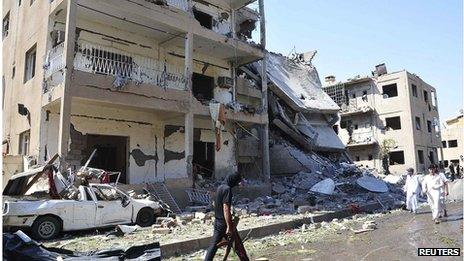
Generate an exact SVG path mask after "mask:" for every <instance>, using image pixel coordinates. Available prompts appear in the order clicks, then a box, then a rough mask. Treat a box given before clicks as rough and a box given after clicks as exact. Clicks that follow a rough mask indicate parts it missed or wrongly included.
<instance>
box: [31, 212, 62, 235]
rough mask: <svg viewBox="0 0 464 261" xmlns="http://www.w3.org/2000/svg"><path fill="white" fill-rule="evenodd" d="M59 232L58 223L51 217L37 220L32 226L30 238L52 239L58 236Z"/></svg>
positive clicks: (59, 226)
mask: <svg viewBox="0 0 464 261" xmlns="http://www.w3.org/2000/svg"><path fill="white" fill-rule="evenodd" d="M60 230H61V225H60V221H59V220H58V219H57V218H55V217H52V216H43V217H39V218H37V219H36V220H35V221H34V223H33V224H32V231H31V232H32V237H33V238H35V239H42V240H47V239H52V238H55V237H56V236H58V234H59V233H60Z"/></svg>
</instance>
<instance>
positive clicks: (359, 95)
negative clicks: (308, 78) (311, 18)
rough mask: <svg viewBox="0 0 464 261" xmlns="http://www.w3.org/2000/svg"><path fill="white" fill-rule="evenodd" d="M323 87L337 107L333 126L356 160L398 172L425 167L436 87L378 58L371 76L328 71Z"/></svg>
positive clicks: (434, 130)
mask: <svg viewBox="0 0 464 261" xmlns="http://www.w3.org/2000/svg"><path fill="white" fill-rule="evenodd" d="M324 91H325V92H326V93H327V94H329V95H330V97H331V98H332V99H333V100H334V101H335V102H336V103H337V104H338V105H339V106H340V107H341V110H340V116H341V118H340V121H339V122H337V123H336V124H335V126H334V129H335V130H336V132H337V133H338V135H339V137H340V138H341V139H342V141H343V143H344V144H345V145H346V146H347V149H348V150H349V153H350V156H351V158H352V159H353V161H354V162H356V163H357V164H359V165H364V166H365V167H369V168H375V169H377V170H379V171H386V170H387V169H388V171H389V172H391V173H397V174H402V173H404V172H405V171H406V169H407V168H410V167H412V168H414V169H416V170H417V171H419V172H425V171H426V168H427V166H428V165H430V164H432V163H438V153H440V148H441V138H440V136H441V134H440V120H439V114H438V104H437V93H436V90H435V88H434V87H432V86H431V85H429V84H427V83H426V82H425V81H424V80H422V79H421V78H420V77H419V76H417V75H415V74H412V73H410V72H408V71H406V70H402V71H398V72H390V73H389V72H387V68H386V66H385V64H380V65H377V66H376V67H375V70H374V71H373V72H372V75H371V76H365V77H362V76H357V77H354V78H352V79H348V80H347V81H345V82H336V80H335V77H334V76H328V77H326V78H325V86H324Z"/></svg>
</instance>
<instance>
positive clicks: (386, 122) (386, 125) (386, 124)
mask: <svg viewBox="0 0 464 261" xmlns="http://www.w3.org/2000/svg"><path fill="white" fill-rule="evenodd" d="M393 118H398V119H399V128H396V129H394V128H392V127H390V125H388V119H393ZM385 127H386V128H387V127H388V128H390V129H391V130H401V128H402V125H401V116H394V117H388V118H385Z"/></svg>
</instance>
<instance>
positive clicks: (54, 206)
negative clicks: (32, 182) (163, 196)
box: [3, 184, 165, 240]
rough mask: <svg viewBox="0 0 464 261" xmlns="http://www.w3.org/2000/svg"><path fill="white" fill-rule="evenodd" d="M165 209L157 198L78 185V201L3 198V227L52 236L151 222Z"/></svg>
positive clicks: (98, 186)
mask: <svg viewBox="0 0 464 261" xmlns="http://www.w3.org/2000/svg"><path fill="white" fill-rule="evenodd" d="M164 212H165V210H164V208H163V207H161V206H160V204H159V203H158V202H156V201H152V200H149V199H135V198H132V197H130V196H129V195H127V194H126V193H124V192H123V191H121V190H119V189H118V188H116V187H114V186H112V185H109V184H89V186H79V197H78V199H77V200H69V199H56V200H55V199H40V200H25V199H21V198H10V197H8V198H4V204H3V226H4V228H6V229H9V228H20V229H23V230H25V231H29V232H30V233H31V236H32V237H33V238H35V239H42V240H46V239H52V238H54V237H56V236H57V235H58V234H59V233H60V232H62V231H72V230H82V229H91V228H100V227H108V226H114V225H119V224H129V223H135V224H137V225H139V226H142V227H145V226H150V225H152V224H153V223H154V222H155V220H156V217H157V216H161V215H164V214H165V213H164Z"/></svg>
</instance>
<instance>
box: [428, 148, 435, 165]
mask: <svg viewBox="0 0 464 261" xmlns="http://www.w3.org/2000/svg"><path fill="white" fill-rule="evenodd" d="M429 160H430V163H432V164H435V154H434V153H433V151H430V152H429Z"/></svg>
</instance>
